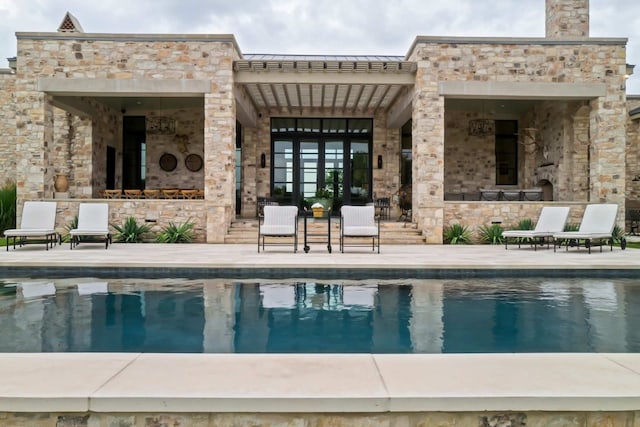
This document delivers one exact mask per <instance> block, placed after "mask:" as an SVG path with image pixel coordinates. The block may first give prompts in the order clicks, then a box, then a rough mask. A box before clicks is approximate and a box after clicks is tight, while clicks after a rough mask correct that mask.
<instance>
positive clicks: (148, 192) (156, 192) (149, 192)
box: [143, 189, 160, 199]
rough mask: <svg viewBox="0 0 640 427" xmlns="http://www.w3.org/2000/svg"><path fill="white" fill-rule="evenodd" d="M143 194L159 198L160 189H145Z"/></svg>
mask: <svg viewBox="0 0 640 427" xmlns="http://www.w3.org/2000/svg"><path fill="white" fill-rule="evenodd" d="M143 194H144V198H145V199H157V198H158V197H159V196H160V190H155V189H148V190H147V189H145V190H144V191H143Z"/></svg>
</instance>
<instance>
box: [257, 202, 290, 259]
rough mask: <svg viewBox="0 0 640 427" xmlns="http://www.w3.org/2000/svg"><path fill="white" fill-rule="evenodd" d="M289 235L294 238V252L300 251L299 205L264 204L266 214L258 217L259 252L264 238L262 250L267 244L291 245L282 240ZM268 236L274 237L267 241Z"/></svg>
mask: <svg viewBox="0 0 640 427" xmlns="http://www.w3.org/2000/svg"><path fill="white" fill-rule="evenodd" d="M287 237H292V238H293V252H294V253H295V252H297V251H298V207H297V206H275V205H267V206H264V215H261V216H260V217H259V218H258V253H259V252H260V241H261V240H262V250H263V251H264V247H265V246H283V245H289V244H290V243H288V242H283V241H282V240H283V239H284V238H287ZM267 238H269V239H270V240H271V239H274V240H272V242H271V243H267V242H266V240H267Z"/></svg>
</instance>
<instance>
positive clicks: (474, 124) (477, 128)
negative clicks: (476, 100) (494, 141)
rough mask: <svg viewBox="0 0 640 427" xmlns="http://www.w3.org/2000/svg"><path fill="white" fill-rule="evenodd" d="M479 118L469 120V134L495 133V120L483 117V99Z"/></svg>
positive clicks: (487, 134) (484, 134) (486, 134)
mask: <svg viewBox="0 0 640 427" xmlns="http://www.w3.org/2000/svg"><path fill="white" fill-rule="evenodd" d="M480 117H481V118H479V119H472V120H469V135H470V136H489V135H493V134H494V133H495V121H494V120H491V119H486V118H485V117H484V101H483V102H482V112H481V115H480Z"/></svg>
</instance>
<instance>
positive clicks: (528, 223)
mask: <svg viewBox="0 0 640 427" xmlns="http://www.w3.org/2000/svg"><path fill="white" fill-rule="evenodd" d="M534 228H535V225H534V223H533V220H532V219H531V218H523V219H521V220H520V221H518V225H517V226H516V228H515V229H516V230H533V229H534Z"/></svg>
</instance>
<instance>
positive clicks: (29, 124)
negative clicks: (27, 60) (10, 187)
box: [15, 91, 54, 200]
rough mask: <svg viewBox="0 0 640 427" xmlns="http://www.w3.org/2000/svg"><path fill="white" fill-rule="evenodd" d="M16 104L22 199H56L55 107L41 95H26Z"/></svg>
mask: <svg viewBox="0 0 640 427" xmlns="http://www.w3.org/2000/svg"><path fill="white" fill-rule="evenodd" d="M17 99H20V100H21V101H22V102H21V103H20V104H18V105H16V109H17V111H19V115H18V117H17V120H16V128H17V130H16V142H17V143H16V152H15V153H16V154H15V155H16V185H17V193H18V199H19V200H25V199H26V200H29V199H43V198H48V199H50V198H53V180H54V170H53V167H51V165H50V164H49V163H50V162H49V156H50V150H51V146H52V141H53V106H52V104H51V102H50V98H49V97H48V96H47V95H45V94H44V93H40V92H35V91H33V92H22V93H20V94H19V96H18V97H17Z"/></svg>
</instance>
